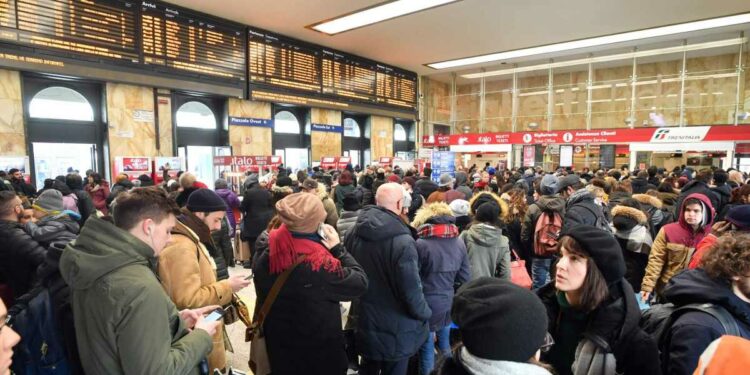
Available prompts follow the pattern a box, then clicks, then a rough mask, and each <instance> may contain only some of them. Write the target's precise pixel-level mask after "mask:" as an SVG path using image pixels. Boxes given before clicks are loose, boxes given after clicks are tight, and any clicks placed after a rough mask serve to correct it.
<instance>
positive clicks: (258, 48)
mask: <svg viewBox="0 0 750 375" xmlns="http://www.w3.org/2000/svg"><path fill="white" fill-rule="evenodd" d="M247 39H248V59H249V63H248V69H249V71H250V82H259V83H265V84H269V85H276V86H283V87H287V88H292V89H298V90H302V91H308V92H316V93H319V92H320V63H319V57H320V51H318V50H316V49H313V48H307V47H306V46H303V45H300V44H299V43H295V42H294V41H292V40H288V39H286V38H284V37H281V36H279V35H275V34H272V33H269V32H267V31H260V30H253V29H251V30H249V31H248V34H247Z"/></svg>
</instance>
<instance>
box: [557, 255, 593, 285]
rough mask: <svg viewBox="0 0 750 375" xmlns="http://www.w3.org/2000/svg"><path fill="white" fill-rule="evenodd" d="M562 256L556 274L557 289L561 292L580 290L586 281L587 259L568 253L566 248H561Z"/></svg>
mask: <svg viewBox="0 0 750 375" xmlns="http://www.w3.org/2000/svg"><path fill="white" fill-rule="evenodd" d="M560 255H561V256H560V260H559V261H558V262H557V273H556V274H555V287H556V288H557V290H559V291H561V292H573V291H576V290H578V289H580V288H581V286H583V280H584V279H586V271H587V268H588V267H587V265H586V264H587V259H586V258H585V257H583V256H580V255H577V254H573V253H570V252H568V249H566V248H565V247H561V248H560Z"/></svg>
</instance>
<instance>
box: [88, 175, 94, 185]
mask: <svg viewBox="0 0 750 375" xmlns="http://www.w3.org/2000/svg"><path fill="white" fill-rule="evenodd" d="M88 180H89V183H90V184H93V183H94V178H93V177H91V176H89V177H88Z"/></svg>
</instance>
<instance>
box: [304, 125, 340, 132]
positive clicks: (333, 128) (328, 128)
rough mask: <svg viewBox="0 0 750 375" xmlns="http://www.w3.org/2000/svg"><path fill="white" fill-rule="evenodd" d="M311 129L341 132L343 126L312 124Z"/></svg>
mask: <svg viewBox="0 0 750 375" xmlns="http://www.w3.org/2000/svg"><path fill="white" fill-rule="evenodd" d="M311 129H312V130H313V131H316V132H332V133H341V132H343V131H344V128H343V127H341V126H338V125H326V124H312V125H311Z"/></svg>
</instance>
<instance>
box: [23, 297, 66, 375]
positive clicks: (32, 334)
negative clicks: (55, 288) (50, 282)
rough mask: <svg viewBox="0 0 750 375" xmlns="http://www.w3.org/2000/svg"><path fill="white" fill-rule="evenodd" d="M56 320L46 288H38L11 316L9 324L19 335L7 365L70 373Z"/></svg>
mask: <svg viewBox="0 0 750 375" xmlns="http://www.w3.org/2000/svg"><path fill="white" fill-rule="evenodd" d="M14 310H15V307H14ZM58 322H59V319H58V317H57V316H56V314H55V311H54V308H53V304H52V300H51V299H50V293H49V290H48V289H47V288H39V289H38V290H37V293H35V294H34V295H33V297H31V298H30V299H29V300H28V302H26V304H25V305H24V306H22V307H21V308H20V309H19V310H18V312H17V313H16V315H12V316H11V320H10V326H11V327H12V328H13V330H15V331H16V332H17V333H18V334H19V335H20V336H21V342H20V343H19V344H18V345H17V346H16V348H15V351H14V355H13V365H12V367H11V369H12V370H13V372H14V373H16V374H19V375H24V374H29V375H36V374H70V373H71V365H70V361H69V359H68V349H67V348H66V347H65V341H64V340H63V333H62V329H61V327H60V326H59V324H58Z"/></svg>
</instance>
